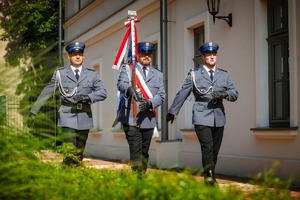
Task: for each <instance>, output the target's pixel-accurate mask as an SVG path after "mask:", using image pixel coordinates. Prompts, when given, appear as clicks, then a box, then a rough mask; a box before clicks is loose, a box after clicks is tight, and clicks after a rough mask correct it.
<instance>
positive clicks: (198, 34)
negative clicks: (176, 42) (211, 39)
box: [193, 26, 204, 67]
mask: <svg viewBox="0 0 300 200" xmlns="http://www.w3.org/2000/svg"><path fill="white" fill-rule="evenodd" d="M203 43H204V26H200V27H198V28H195V29H194V58H193V60H194V64H195V67H199V66H200V65H201V64H203V61H202V59H201V56H200V51H199V47H200V46H201V45H202V44H203Z"/></svg>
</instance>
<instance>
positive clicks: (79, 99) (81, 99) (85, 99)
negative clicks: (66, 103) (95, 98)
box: [73, 94, 91, 103]
mask: <svg viewBox="0 0 300 200" xmlns="http://www.w3.org/2000/svg"><path fill="white" fill-rule="evenodd" d="M73 99H74V100H75V101H76V103H89V102H91V99H90V97H89V95H86V94H79V95H76V96H74V97H73Z"/></svg>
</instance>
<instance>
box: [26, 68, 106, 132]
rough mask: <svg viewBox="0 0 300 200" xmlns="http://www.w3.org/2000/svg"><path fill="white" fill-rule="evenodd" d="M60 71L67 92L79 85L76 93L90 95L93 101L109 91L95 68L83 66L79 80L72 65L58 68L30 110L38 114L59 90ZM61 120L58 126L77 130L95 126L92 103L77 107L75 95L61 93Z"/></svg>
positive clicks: (101, 98)
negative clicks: (80, 107)
mask: <svg viewBox="0 0 300 200" xmlns="http://www.w3.org/2000/svg"><path fill="white" fill-rule="evenodd" d="M58 70H59V72H60V77H61V84H62V87H63V89H64V91H65V92H66V93H71V92H72V91H73V89H74V88H75V87H76V86H77V92H76V94H75V95H78V94H84V95H88V96H89V97H90V99H91V103H95V102H97V101H102V100H104V99H106V97H107V92H106V89H105V88H104V86H103V84H102V82H101V80H99V78H98V75H97V73H96V72H95V70H93V69H88V68H84V67H83V68H82V71H81V73H80V77H79V80H78V81H77V80H76V78H75V75H74V73H73V71H72V69H71V67H65V68H59V69H57V70H56V71H55V72H54V74H53V76H52V78H51V80H50V82H49V83H48V85H47V86H46V87H45V88H44V89H43V91H42V92H41V94H40V95H39V97H38V99H37V100H36V102H35V104H34V105H33V107H32V108H31V110H30V112H31V113H33V114H37V113H38V111H39V110H40V108H41V107H42V106H43V105H44V104H45V103H46V101H47V100H48V99H49V98H50V97H51V96H52V94H53V92H55V91H56V90H58V81H59V80H58V78H57V75H56V74H57V71H58ZM59 96H60V102H61V105H60V107H59V111H58V112H59V120H58V126H60V127H69V128H73V129H77V130H87V129H91V128H93V119H92V111H91V106H90V104H84V105H83V108H82V109H81V110H80V109H77V106H76V103H77V102H75V101H74V99H73V97H74V96H71V97H66V96H64V95H62V94H61V93H60V95H59Z"/></svg>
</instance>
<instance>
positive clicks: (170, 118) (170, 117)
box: [166, 113, 175, 124]
mask: <svg viewBox="0 0 300 200" xmlns="http://www.w3.org/2000/svg"><path fill="white" fill-rule="evenodd" d="M174 118H175V116H174V115H173V114H171V113H168V114H167V116H166V120H167V123H168V122H169V121H171V124H173V121H174Z"/></svg>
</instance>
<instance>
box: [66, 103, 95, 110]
mask: <svg viewBox="0 0 300 200" xmlns="http://www.w3.org/2000/svg"><path fill="white" fill-rule="evenodd" d="M61 105H63V106H68V107H72V108H74V109H77V110H82V109H85V108H89V107H90V104H85V103H66V102H63V103H61Z"/></svg>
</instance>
